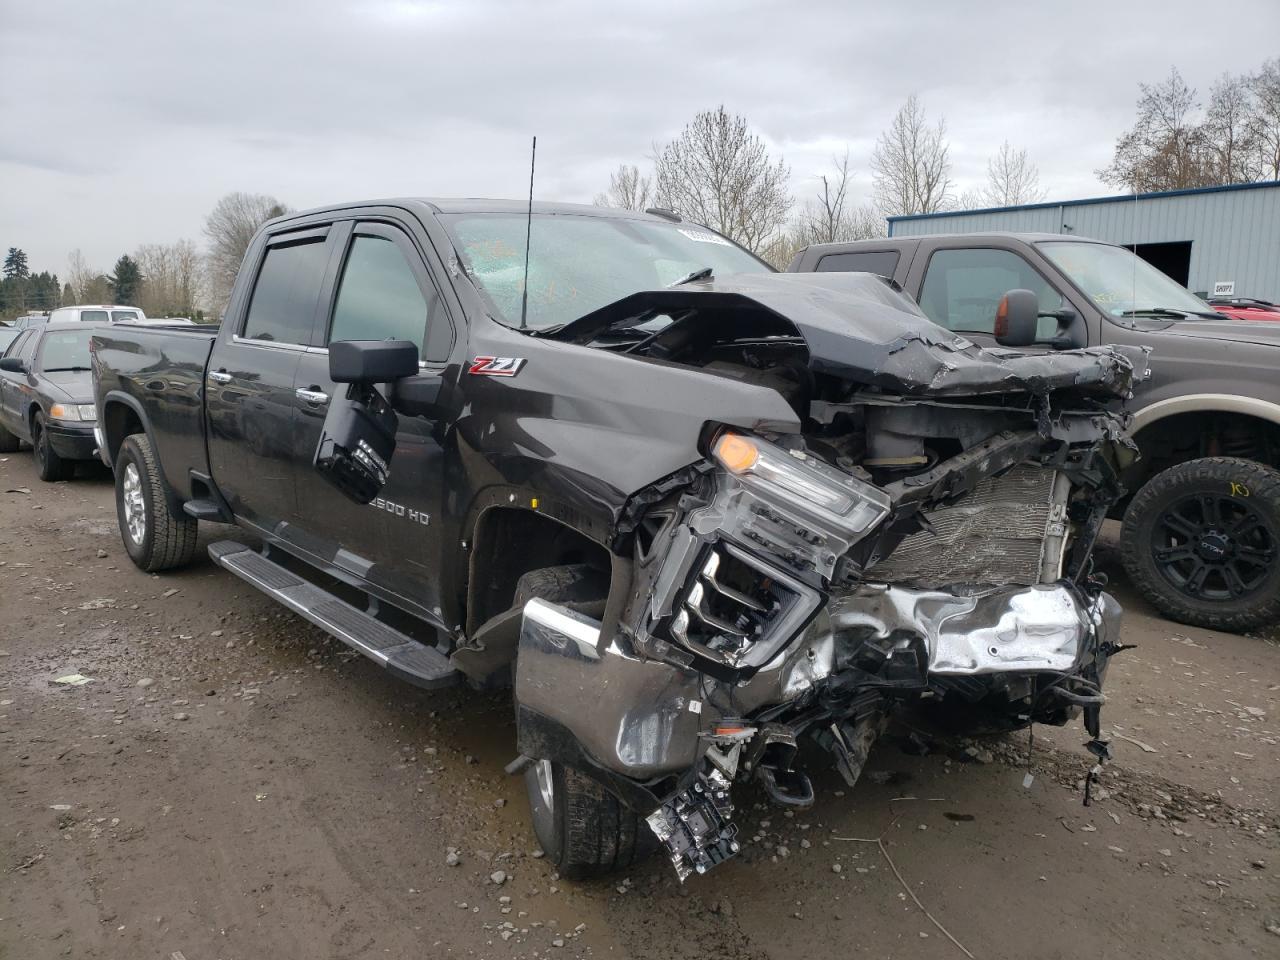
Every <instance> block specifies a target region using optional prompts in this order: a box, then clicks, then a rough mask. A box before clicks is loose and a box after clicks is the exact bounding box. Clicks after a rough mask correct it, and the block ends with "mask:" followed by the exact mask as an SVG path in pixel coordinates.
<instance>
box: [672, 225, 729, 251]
mask: <svg viewBox="0 0 1280 960" xmlns="http://www.w3.org/2000/svg"><path fill="white" fill-rule="evenodd" d="M677 229H679V231H680V232H681V233H683V234H684V235H685V236H686V237H688V238H689V239H690V240H692V241H693V242H694V243H718V244H720V246H722V247H732V246H733V244H732V243H730V242H729V241H728V240H726V239H725V238H724V237H721V236H717V235H716V234H714V233H711V232H710V231H707V230H689V229H686V228H685V227H678V228H677Z"/></svg>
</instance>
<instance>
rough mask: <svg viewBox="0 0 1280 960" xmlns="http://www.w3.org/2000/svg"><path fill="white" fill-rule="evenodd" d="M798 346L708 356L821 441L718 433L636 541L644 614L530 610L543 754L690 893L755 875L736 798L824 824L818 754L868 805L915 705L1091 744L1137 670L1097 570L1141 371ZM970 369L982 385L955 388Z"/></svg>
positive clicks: (631, 598) (770, 341)
mask: <svg viewBox="0 0 1280 960" xmlns="http://www.w3.org/2000/svg"><path fill="white" fill-rule="evenodd" d="M877 295H878V294H877ZM712 312H714V310H713V311H712ZM711 319H712V318H708V322H710V321H711ZM777 329H778V330H779V331H780V332H779V333H762V329H761V326H759V325H757V326H755V327H753V328H752V332H751V337H752V340H751V342H750V343H742V342H730V341H729V340H728V339H727V338H722V339H721V340H719V341H717V342H716V344H714V345H713V347H712V348H710V349H708V348H706V346H705V345H704V346H703V348H702V349H703V352H702V353H701V354H700V357H702V358H703V363H704V364H705V365H706V366H711V365H712V364H716V365H719V370H718V372H723V370H724V367H725V366H726V365H729V364H737V365H738V366H739V367H741V368H742V369H743V370H746V371H748V373H747V374H744V375H751V372H752V371H754V372H755V374H757V375H758V376H759V378H760V379H761V380H762V381H763V380H765V379H766V378H770V377H771V378H773V381H772V382H778V383H780V384H782V386H781V387H780V389H783V390H786V391H788V399H790V400H791V401H792V402H793V404H794V405H795V407H796V409H797V411H798V413H799V414H800V415H801V417H802V424H803V426H802V429H801V430H800V431H799V432H795V433H784V434H778V433H772V434H771V433H768V432H766V431H756V432H747V431H743V430H740V429H728V428H723V427H720V426H718V425H715V424H710V425H708V429H707V432H706V435H705V437H704V457H703V459H702V460H700V461H699V462H697V463H694V464H692V465H691V466H690V467H689V468H687V469H686V470H684V471H682V472H681V473H679V474H677V475H675V476H672V477H667V478H664V479H663V480H662V481H660V482H659V483H657V484H654V485H652V486H651V487H649V488H647V489H645V490H643V491H638V492H637V493H636V494H635V495H634V496H633V497H632V498H631V499H630V501H629V502H628V504H627V508H626V510H625V511H623V514H622V516H621V517H620V518H619V522H618V525H617V533H616V543H615V548H616V552H617V553H619V554H620V555H627V556H628V561H627V571H626V577H624V578H623V579H624V580H625V581H626V582H627V584H628V590H627V596H626V597H625V599H624V600H623V602H621V603H616V602H615V603H613V604H611V608H612V609H611V612H609V611H607V612H606V616H605V619H604V620H603V621H595V620H591V619H590V618H587V617H584V616H582V615H581V614H578V613H575V612H574V611H571V610H568V609H566V608H563V607H559V606H557V605H556V604H552V603H547V602H544V601H540V600H538V601H531V602H530V604H529V606H528V607H526V609H525V616H524V625H523V629H522V633H521V639H520V650H519V655H518V659H517V671H516V697H517V702H518V709H519V713H520V742H521V750H522V752H523V753H524V754H526V755H528V756H530V757H539V758H551V759H555V760H558V761H560V762H564V763H569V764H571V765H574V766H577V767H579V768H581V769H583V770H586V771H588V772H590V773H591V774H592V775H593V776H596V777H597V778H598V779H600V781H601V782H603V783H604V784H605V785H606V786H607V787H609V788H610V789H611V790H613V791H614V792H615V793H616V794H617V795H618V796H619V797H620V798H621V799H623V801H624V802H626V803H628V804H629V805H631V806H632V807H633V808H635V809H637V810H639V811H640V812H642V813H644V814H645V815H646V817H647V820H648V823H649V825H650V827H651V829H652V830H653V832H654V834H655V835H656V836H657V837H658V839H659V840H660V841H661V842H662V844H663V845H664V847H665V849H666V851H667V854H668V856H669V857H670V859H671V861H672V863H673V865H674V867H675V869H676V871H677V873H678V875H679V876H680V877H681V879H684V878H685V877H687V876H689V875H690V874H692V873H701V872H705V871H706V870H707V869H709V868H711V867H713V866H715V865H716V864H718V863H720V862H721V861H723V860H724V859H726V858H727V857H729V856H732V855H733V854H734V853H736V852H737V851H738V849H739V841H738V839H737V838H736V831H735V828H734V825H733V820H732V814H733V805H732V799H731V792H732V787H733V784H734V783H735V782H737V781H741V780H743V779H745V778H748V777H751V778H756V779H758V780H759V782H760V783H761V785H762V786H763V788H764V790H765V791H766V793H767V794H768V795H769V797H770V798H771V799H772V800H773V801H774V802H776V803H778V804H781V805H784V806H791V807H804V806H807V805H809V804H811V803H812V802H813V787H812V785H811V782H810V780H809V777H808V776H807V775H806V773H805V771H804V770H803V769H801V768H800V766H799V764H798V756H799V753H798V747H799V742H800V741H801V740H802V739H803V738H810V739H811V740H813V741H815V742H816V743H817V744H819V745H820V746H822V747H823V748H825V749H826V751H827V752H828V753H829V755H830V757H831V760H832V762H833V763H834V765H835V766H836V768H837V769H838V770H839V772H840V773H841V775H842V776H843V777H844V779H845V780H846V781H847V782H848V783H849V784H850V785H852V784H853V783H854V782H856V780H857V779H858V776H859V775H860V773H861V771H862V768H863V766H864V764H865V763H866V761H867V757H868V754H869V752H870V750H871V747H872V745H873V744H874V742H875V740H876V738H877V737H878V736H879V734H880V733H881V732H882V731H883V730H884V729H885V728H886V726H887V724H888V722H889V719H890V717H891V715H892V714H893V712H894V711H895V710H896V709H898V708H899V707H900V706H902V705H904V704H906V703H908V702H911V701H918V700H921V699H929V700H932V701H935V702H937V703H938V704H940V708H941V709H942V710H943V711H945V712H946V714H947V715H953V716H955V717H956V718H957V721H956V722H957V723H959V722H960V720H959V718H960V717H964V718H966V719H965V722H971V721H972V719H973V718H975V717H979V718H982V720H983V721H984V722H988V723H994V724H996V725H1002V726H1004V727H1006V728H1009V729H1015V728H1017V727H1021V726H1025V725H1027V724H1029V723H1033V722H1035V723H1052V724H1062V723H1065V722H1066V720H1067V719H1068V718H1069V717H1070V716H1073V715H1075V714H1076V713H1077V712H1079V711H1083V715H1084V722H1085V725H1086V727H1087V729H1088V730H1089V731H1090V733H1091V735H1092V736H1093V737H1094V738H1095V739H1097V738H1098V737H1099V735H1100V731H1099V725H1098V724H1099V712H1100V708H1101V706H1102V704H1103V702H1104V698H1103V694H1102V686H1103V681H1104V679H1105V674H1106V668H1107V661H1108V658H1109V657H1110V656H1111V654H1112V653H1114V652H1115V651H1116V650H1117V649H1118V648H1119V626H1120V610H1119V607H1118V605H1117V604H1116V602H1115V600H1114V599H1113V598H1112V597H1111V596H1110V595H1109V594H1107V593H1106V592H1104V590H1103V589H1102V588H1103V582H1102V580H1101V578H1095V577H1094V576H1093V575H1092V573H1091V555H1092V550H1093V545H1094V541H1095V539H1096V537H1097V534H1098V531H1099V529H1100V527H1101V524H1102V521H1103V518H1104V517H1105V515H1106V512H1107V509H1108V507H1109V506H1110V505H1111V504H1112V503H1113V502H1114V501H1115V500H1116V499H1117V498H1118V497H1119V496H1120V495H1121V494H1122V490H1121V489H1120V486H1119V483H1118V477H1119V476H1120V474H1121V472H1122V471H1123V469H1124V468H1125V467H1126V466H1127V465H1128V463H1129V462H1130V460H1131V458H1132V457H1133V452H1132V447H1131V445H1130V444H1129V442H1128V441H1127V440H1126V439H1125V437H1124V426H1125V422H1124V415H1123V413H1122V411H1121V409H1120V405H1119V402H1120V401H1122V400H1123V398H1125V397H1126V396H1127V394H1128V392H1129V389H1130V385H1131V383H1132V382H1133V379H1134V378H1135V377H1136V376H1141V375H1142V373H1143V371H1144V369H1145V357H1144V356H1142V355H1141V354H1136V355H1124V354H1121V353H1117V352H1113V351H1106V350H1095V351H1065V352H1063V353H1060V354H1057V355H1051V356H1049V357H1048V358H1039V359H1037V360H1036V362H1037V363H1040V364H1041V367H1040V368H1039V372H1036V373H1034V374H1033V375H1031V376H1029V377H1023V376H1022V375H1021V372H1020V369H1019V363H1020V360H1022V359H1025V355H1020V356H1016V357H1015V356H1013V355H1010V356H1008V358H1007V359H1006V358H1005V355H1003V354H1001V353H999V352H997V351H984V350H981V349H980V348H977V347H974V346H973V345H972V344H968V343H967V342H966V341H961V340H959V339H958V338H954V337H948V338H945V344H944V343H942V341H943V337H941V336H940V337H939V341H940V342H939V343H933V342H930V341H929V337H928V336H925V337H923V338H920V337H905V338H902V340H901V342H899V343H898V344H897V345H896V348H895V349H893V350H891V351H888V352H887V353H886V352H884V351H881V352H879V353H877V354H876V356H877V357H878V358H879V359H878V360H877V361H876V366H875V368H874V369H872V368H870V367H868V368H867V369H865V370H859V369H858V368H857V366H856V365H855V364H848V363H841V362H836V361H838V360H839V359H840V358H835V360H833V359H832V357H831V356H830V355H827V356H825V357H822V356H815V354H816V353H817V350H816V349H815V341H818V340H820V338H819V337H818V336H816V335H815V334H814V333H813V331H812V330H805V328H804V327H803V326H801V327H800V331H799V332H797V335H796V336H794V337H792V338H788V337H787V336H785V335H784V334H785V331H786V329H787V328H786V327H782V326H780V327H778V328H777ZM806 334H807V335H806ZM650 339H652V338H650ZM947 350H950V351H952V354H951V355H950V356H948V355H947V352H946V351H947ZM788 351H791V352H790V354H788ZM913 351H917V352H919V353H920V356H919V357H914V358H913V357H912V356H911V353H912V352H913ZM938 356H942V357H943V360H944V361H949V362H943V363H941V364H929V363H921V362H919V361H920V360H921V359H925V360H936V359H937V357H938ZM885 357H889V358H890V359H889V360H886V359H885ZM975 357H976V358H977V359H978V360H980V361H981V362H982V363H983V364H985V365H986V370H985V373H984V375H983V376H981V377H980V376H976V375H975V376H973V377H972V378H971V379H970V380H969V381H967V382H961V381H959V380H957V379H955V377H954V374H955V371H957V370H960V372H961V373H963V372H964V370H965V364H966V363H967V362H968V361H971V360H973V359H974V358H975ZM784 358H785V359H784ZM664 359H671V358H670V356H669V355H668V356H664ZM823 360H826V361H827V362H825V363H824V362H815V361H823ZM1054 361H1060V363H1061V368H1062V369H1061V370H1055V368H1054V366H1053V362H1054ZM685 362H693V361H692V360H690V359H686V360H685ZM895 364H897V365H898V366H896V367H895ZM1002 365H1005V368H1004V369H1002ZM801 366H803V368H804V369H805V370H807V371H808V374H807V375H805V374H802V373H796V374H795V375H794V376H787V375H780V374H779V371H787V370H790V371H792V372H794V371H797V370H798V369H799V368H800V367H801ZM969 369H970V370H971V371H973V370H976V367H973V366H970V368H969ZM1021 369H1029V368H1027V367H1025V366H1023V367H1022V368H1021ZM939 370H941V371H943V372H942V373H941V374H939V372H938V371H939ZM908 371H915V372H916V373H918V375H919V377H923V378H924V380H923V381H921V380H918V379H913V375H914V374H911V373H909V372H908ZM1062 371H1069V373H1062ZM1059 373H1062V375H1061V376H1057V374H1059ZM949 375H950V376H951V377H952V378H951V379H950V380H949V379H948V376H949Z"/></svg>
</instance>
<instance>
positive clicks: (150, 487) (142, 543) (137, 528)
mask: <svg viewBox="0 0 1280 960" xmlns="http://www.w3.org/2000/svg"><path fill="white" fill-rule="evenodd" d="M115 471H116V519H117V521H118V522H119V524H120V539H121V540H123V541H124V549H125V551H126V552H127V553H128V554H129V559H130V560H132V561H133V563H134V566H136V567H138V569H140V570H145V571H146V572H147V573H155V572H156V571H158V570H172V569H173V568H175V567H184V566H186V565H187V564H188V563H190V562H191V558H192V557H194V556H195V552H196V538H197V536H198V533H199V529H200V524H199V521H197V520H194V519H192V518H191V517H187V516H178V517H175V516H174V515H173V514H172V513H170V512H169V501H168V499H167V498H166V497H165V491H164V481H163V480H162V479H161V477H160V469H159V466H158V465H157V463H156V455H155V451H154V450H153V449H152V447H151V438H150V437H148V436H147V435H146V434H145V433H135V434H133V435H132V436H130V437H126V438H125V441H124V443H122V444H121V445H120V453H119V454H118V455H117V456H116V467H115Z"/></svg>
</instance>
